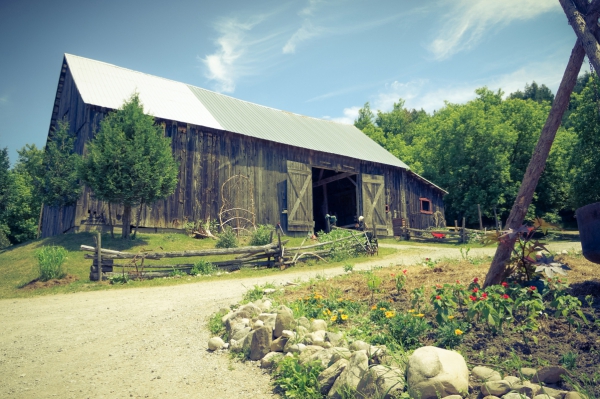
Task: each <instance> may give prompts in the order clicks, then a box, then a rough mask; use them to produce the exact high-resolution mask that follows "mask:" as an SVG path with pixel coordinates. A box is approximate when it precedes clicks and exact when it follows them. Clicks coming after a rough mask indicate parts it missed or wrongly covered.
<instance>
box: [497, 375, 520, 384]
mask: <svg viewBox="0 0 600 399" xmlns="http://www.w3.org/2000/svg"><path fill="white" fill-rule="evenodd" d="M501 380H505V381H508V382H510V384H511V385H515V384H520V383H521V379H520V378H519V377H515V376H514V375H507V376H505V377H504V378H501Z"/></svg>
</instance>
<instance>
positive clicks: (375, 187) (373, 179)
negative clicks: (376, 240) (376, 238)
mask: <svg viewBox="0 0 600 399" xmlns="http://www.w3.org/2000/svg"><path fill="white" fill-rule="evenodd" d="M361 180H362V206H363V216H364V217H365V222H366V223H367V227H368V228H369V229H371V228H372V227H373V224H375V228H376V229H377V234H378V235H387V224H386V217H385V179H384V177H383V176H380V175H369V174H366V173H363V174H362V175H361Z"/></svg>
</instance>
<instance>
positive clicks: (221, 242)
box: [216, 226, 238, 248]
mask: <svg viewBox="0 0 600 399" xmlns="http://www.w3.org/2000/svg"><path fill="white" fill-rule="evenodd" d="M216 247H217V248H237V247H238V239H237V236H236V235H235V233H234V232H233V229H232V228H231V227H229V226H227V227H225V230H224V231H223V232H222V233H221V234H220V235H219V239H218V240H217V245H216Z"/></svg>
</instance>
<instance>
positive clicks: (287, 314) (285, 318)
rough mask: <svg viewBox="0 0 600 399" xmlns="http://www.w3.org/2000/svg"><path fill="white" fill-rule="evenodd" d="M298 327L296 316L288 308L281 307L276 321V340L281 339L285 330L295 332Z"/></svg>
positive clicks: (274, 333)
mask: <svg viewBox="0 0 600 399" xmlns="http://www.w3.org/2000/svg"><path fill="white" fill-rule="evenodd" d="M295 325H296V320H294V314H293V312H292V310H291V309H290V308H288V307H287V306H280V307H279V308H278V309H277V318H276V319H275V330H274V331H273V335H274V336H275V338H279V337H281V333H282V332H283V330H293V329H294V327H295Z"/></svg>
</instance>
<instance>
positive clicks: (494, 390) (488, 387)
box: [472, 366, 581, 399]
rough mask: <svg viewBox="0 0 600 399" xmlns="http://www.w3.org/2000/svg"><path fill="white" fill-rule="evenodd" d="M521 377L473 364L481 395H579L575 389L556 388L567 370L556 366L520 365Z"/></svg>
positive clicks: (513, 398) (539, 398)
mask: <svg viewBox="0 0 600 399" xmlns="http://www.w3.org/2000/svg"><path fill="white" fill-rule="evenodd" d="M520 373H521V378H519V377H516V376H505V377H504V378H502V376H501V375H500V373H498V372H497V371H495V370H492V369H490V368H488V367H480V366H478V367H474V368H473V370H472V374H473V377H474V379H475V381H476V382H475V383H474V384H477V385H478V386H479V389H480V391H481V393H482V394H483V395H484V399H499V398H502V399H525V398H527V399H581V396H580V395H579V393H577V392H574V391H572V392H567V391H563V390H561V389H559V388H558V385H557V384H559V383H560V382H561V380H562V377H563V376H564V375H566V374H567V370H565V369H564V368H563V367H559V366H547V367H542V368H541V369H539V370H536V369H534V368H528V367H523V368H522V369H521V370H520Z"/></svg>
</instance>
